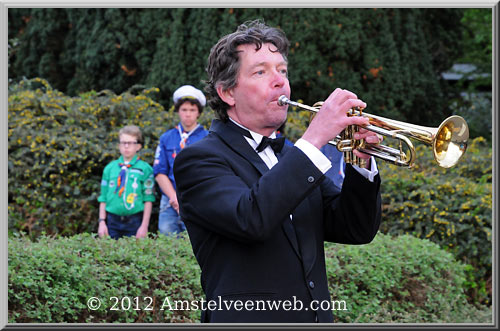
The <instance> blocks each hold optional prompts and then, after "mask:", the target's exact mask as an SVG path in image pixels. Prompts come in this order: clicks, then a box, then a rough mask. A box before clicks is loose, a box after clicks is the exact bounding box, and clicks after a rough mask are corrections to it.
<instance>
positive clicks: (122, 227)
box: [106, 212, 143, 239]
mask: <svg viewBox="0 0 500 331" xmlns="http://www.w3.org/2000/svg"><path fill="white" fill-rule="evenodd" d="M142 214H143V213H142V212H139V213H136V214H133V215H129V216H120V215H116V214H112V213H107V217H106V219H107V220H106V223H107V226H108V233H109V236H110V237H111V238H113V239H119V238H121V237H123V236H127V237H132V236H135V234H136V233H137V229H139V227H140V226H141V224H142Z"/></svg>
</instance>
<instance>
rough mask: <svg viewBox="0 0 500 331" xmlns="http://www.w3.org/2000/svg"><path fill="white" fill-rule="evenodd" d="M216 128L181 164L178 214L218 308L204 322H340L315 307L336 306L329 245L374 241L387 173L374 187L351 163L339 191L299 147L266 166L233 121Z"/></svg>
mask: <svg viewBox="0 0 500 331" xmlns="http://www.w3.org/2000/svg"><path fill="white" fill-rule="evenodd" d="M210 131H211V132H210V133H209V135H208V136H207V137H206V138H205V139H203V140H201V141H199V142H197V143H195V144H192V145H190V146H189V147H187V148H185V149H184V150H183V151H182V152H181V153H179V154H178V155H177V157H176V159H175V163H174V175H175V180H176V184H177V196H178V201H179V204H180V215H181V217H182V219H183V221H184V222H185V224H186V228H187V230H188V234H189V238H190V240H191V244H192V247H193V252H194V254H195V256H196V259H197V261H198V263H199V265H200V267H201V271H202V274H201V284H202V287H203V290H204V292H205V294H206V300H207V301H212V300H213V302H215V303H213V304H212V306H211V308H210V307H208V306H207V307H208V308H210V309H205V310H203V311H202V322H258V323H265V322H332V321H333V314H332V310H328V309H326V310H321V309H318V310H316V308H317V307H318V306H319V305H320V304H321V303H322V302H323V301H328V302H330V295H329V291H328V282H327V279H326V268H325V256H324V241H332V242H337V243H346V244H365V243H368V242H370V241H371V240H372V239H373V238H374V236H375V234H376V232H377V230H378V227H379V224H380V192H379V187H380V178H379V176H378V175H377V176H376V178H375V181H374V182H373V183H372V182H369V181H368V180H367V179H366V178H364V177H363V176H362V175H360V174H359V173H358V172H357V171H356V170H354V169H353V168H352V167H351V166H350V165H348V166H347V168H346V176H345V180H344V184H343V187H342V191H341V192H340V191H339V189H338V188H337V187H336V186H335V185H333V182H332V181H331V180H330V179H329V178H328V177H326V176H324V175H323V174H322V173H321V171H319V170H318V169H317V168H316V166H314V164H313V163H312V162H311V161H310V160H309V158H308V157H307V156H306V155H305V154H304V153H303V152H302V151H301V150H300V149H298V148H297V147H291V146H284V148H283V150H282V152H281V153H280V154H278V155H277V156H278V159H279V162H278V164H276V165H275V166H274V167H273V168H272V169H268V168H267V166H266V165H265V163H264V162H263V161H262V159H261V158H260V157H259V155H258V154H257V153H256V152H255V151H254V150H253V148H252V147H251V146H250V145H249V144H248V142H247V141H246V140H245V139H244V137H243V136H242V135H241V133H239V132H237V131H236V130H234V129H233V128H232V127H231V126H229V125H228V124H226V123H223V122H221V121H219V120H214V121H213V123H212V127H211V128H210ZM290 215H293V220H291V219H290ZM237 300H240V301H241V303H237ZM286 300H289V301H290V304H291V305H292V306H288V305H289V304H286V305H285V306H282V304H283V303H285V301H286ZM314 300H317V301H314ZM335 300H346V298H344V299H342V298H335ZM247 301H248V302H250V303H247ZM268 301H269V302H271V304H275V305H276V304H278V303H279V304H280V307H281V309H275V308H276V306H273V307H270V306H267V304H268ZM313 301H314V302H313ZM272 302H274V303H272ZM220 303H222V307H220V306H218V305H219V304H220ZM346 303H347V304H349V302H347V300H346ZM214 304H216V305H217V308H216V309H214ZM235 304H236V306H235ZM242 304H243V305H244V304H246V306H243V308H242V309H241V307H242V306H241V305H242ZM264 304H266V305H264ZM301 304H302V306H301ZM311 304H312V306H311ZM323 307H326V303H325V304H323ZM228 308H229V309H228ZM300 308H302V309H300Z"/></svg>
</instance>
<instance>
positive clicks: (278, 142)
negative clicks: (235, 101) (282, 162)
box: [227, 120, 285, 153]
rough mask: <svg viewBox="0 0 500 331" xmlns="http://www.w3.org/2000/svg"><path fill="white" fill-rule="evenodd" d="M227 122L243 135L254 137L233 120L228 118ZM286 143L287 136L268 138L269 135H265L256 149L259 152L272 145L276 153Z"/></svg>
mask: <svg viewBox="0 0 500 331" xmlns="http://www.w3.org/2000/svg"><path fill="white" fill-rule="evenodd" d="M227 124H228V125H229V126H230V127H231V128H233V129H234V130H236V131H238V132H239V133H241V134H242V135H244V136H245V137H248V138H250V139H253V137H252V135H251V134H250V132H249V131H248V130H245V129H243V128H242V127H240V126H238V125H236V124H234V123H233V122H231V120H228V121H227ZM284 144H285V137H279V138H276V139H272V138H268V137H266V136H264V137H262V140H261V142H260V144H259V146H257V148H256V149H255V150H256V151H257V153H260V152H262V151H263V150H264V149H265V148H266V147H267V146H271V148H272V149H273V151H274V152H275V153H279V152H281V150H282V149H283V145H284Z"/></svg>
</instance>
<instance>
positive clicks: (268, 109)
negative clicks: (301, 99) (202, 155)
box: [223, 43, 290, 136]
mask: <svg viewBox="0 0 500 331" xmlns="http://www.w3.org/2000/svg"><path fill="white" fill-rule="evenodd" d="M238 50H239V51H241V52H240V53H239V54H240V55H239V56H240V69H239V72H238V77H237V83H236V86H235V87H233V88H231V89H229V90H227V91H226V92H225V93H226V96H227V98H226V100H225V99H224V98H223V100H224V101H225V102H227V103H228V104H229V105H230V106H232V107H231V108H230V109H229V110H228V115H229V116H230V117H231V118H233V119H234V120H235V121H237V122H238V123H240V124H242V125H244V126H245V127H247V128H248V129H250V130H252V131H255V132H257V133H260V134H263V135H265V136H268V135H269V134H271V133H272V132H273V131H274V130H276V129H277V128H279V127H280V126H281V124H283V123H284V122H285V120H286V113H287V109H288V106H287V105H285V106H278V98H279V96H280V95H283V94H284V95H286V96H287V97H289V96H290V84H289V82H288V66H287V63H286V61H285V59H284V58H283V56H282V55H281V54H280V53H279V52H277V51H276V47H275V46H274V45H273V44H269V43H267V44H263V45H262V47H261V49H260V50H258V51H256V50H255V45H253V44H246V45H240V46H238ZM271 50H272V51H275V52H272V51H271Z"/></svg>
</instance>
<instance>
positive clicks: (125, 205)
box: [97, 125, 155, 239]
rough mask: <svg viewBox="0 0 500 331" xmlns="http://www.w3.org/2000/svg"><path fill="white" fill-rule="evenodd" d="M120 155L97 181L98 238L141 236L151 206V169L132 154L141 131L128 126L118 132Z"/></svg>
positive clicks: (138, 148)
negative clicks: (99, 192) (98, 185)
mask: <svg viewBox="0 0 500 331" xmlns="http://www.w3.org/2000/svg"><path fill="white" fill-rule="evenodd" d="M119 138H120V143H119V148H120V154H121V156H120V158H119V159H118V160H114V161H112V162H110V163H109V164H108V165H107V166H106V167H105V168H104V172H103V175H102V181H101V195H100V196H99V198H98V199H97V201H99V202H100V205H99V230H98V234H99V237H104V236H107V235H109V236H111V238H113V239H118V238H121V237H123V236H134V235H135V236H136V237H137V238H143V237H145V236H146V235H147V233H148V226H149V218H150V216H151V210H152V208H153V202H154V201H155V196H154V177H153V168H152V167H151V166H150V165H149V164H148V163H147V162H144V161H142V160H140V159H139V157H138V156H137V155H136V154H137V152H138V151H139V150H140V149H141V147H142V133H141V130H140V129H139V128H138V127H137V126H135V125H130V126H126V127H124V128H122V129H121V130H120V132H119Z"/></svg>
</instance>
